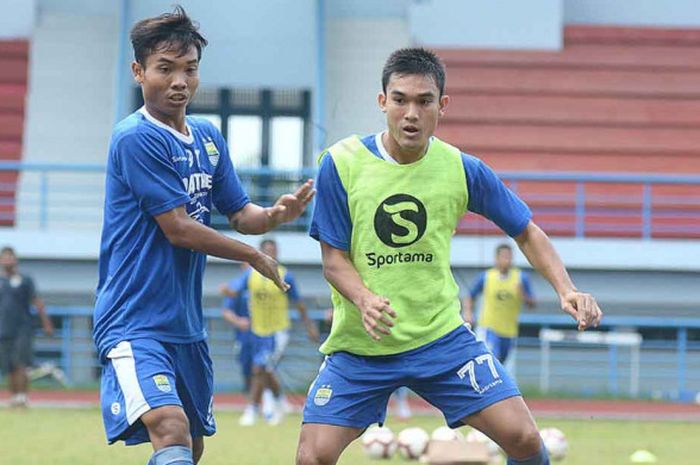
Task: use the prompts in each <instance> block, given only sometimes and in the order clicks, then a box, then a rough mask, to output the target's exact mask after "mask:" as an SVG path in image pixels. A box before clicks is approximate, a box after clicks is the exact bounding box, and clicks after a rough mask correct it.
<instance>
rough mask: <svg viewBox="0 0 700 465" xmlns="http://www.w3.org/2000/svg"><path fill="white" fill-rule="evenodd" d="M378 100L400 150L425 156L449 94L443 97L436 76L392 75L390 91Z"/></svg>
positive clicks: (388, 87) (389, 83)
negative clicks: (434, 77) (424, 153)
mask: <svg viewBox="0 0 700 465" xmlns="http://www.w3.org/2000/svg"><path fill="white" fill-rule="evenodd" d="M378 101H379V107H380V108H381V109H382V111H383V112H384V113H386V120H387V126H388V129H389V135H390V136H391V139H393V141H394V142H395V143H396V144H397V146H398V148H399V150H401V151H403V152H405V153H416V152H420V155H422V153H423V152H424V151H425V149H426V147H427V145H428V141H429V139H430V137H431V136H432V135H433V132H435V128H436V127H437V123H438V119H439V118H440V117H441V116H443V115H444V113H445V108H446V107H447V104H448V103H449V97H448V96H447V95H443V96H442V97H440V90H439V89H438V86H437V83H436V82H435V80H434V79H433V77H432V76H428V75H422V74H392V75H391V77H390V78H389V82H388V83H387V86H386V94H385V93H383V92H382V93H380V94H379V97H378Z"/></svg>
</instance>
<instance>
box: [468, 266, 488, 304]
mask: <svg viewBox="0 0 700 465" xmlns="http://www.w3.org/2000/svg"><path fill="white" fill-rule="evenodd" d="M485 281H486V272H484V271H482V272H481V273H479V276H477V277H476V279H475V280H474V282H473V283H472V285H471V287H469V295H470V296H471V298H472V299H476V298H477V296H478V295H479V294H481V293H482V292H484V282H485Z"/></svg>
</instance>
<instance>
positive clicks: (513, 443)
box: [507, 424, 542, 460]
mask: <svg viewBox="0 0 700 465" xmlns="http://www.w3.org/2000/svg"><path fill="white" fill-rule="evenodd" d="M509 439H510V440H509V441H508V450H507V452H508V456H510V457H512V458H514V459H517V460H524V459H528V458H530V457H534V456H536V455H537V454H539V453H540V450H541V448H542V439H541V438H540V433H539V431H538V430H537V426H535V425H534V424H531V425H528V426H527V427H525V428H520V429H519V430H518V431H517V432H514V433H513V434H512V435H511V437H510V438H509Z"/></svg>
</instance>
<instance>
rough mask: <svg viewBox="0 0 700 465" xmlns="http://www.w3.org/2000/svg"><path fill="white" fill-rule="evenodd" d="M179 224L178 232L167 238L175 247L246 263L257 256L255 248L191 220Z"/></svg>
mask: <svg viewBox="0 0 700 465" xmlns="http://www.w3.org/2000/svg"><path fill="white" fill-rule="evenodd" d="M180 223H181V224H180V227H179V228H178V229H179V230H178V231H177V232H176V233H175V234H171V235H169V236H168V240H169V241H170V243H171V244H173V245H174V246H176V247H182V248H185V249H191V250H194V251H196V252H201V253H205V254H207V255H213V256H215V257H219V258H226V259H228V260H237V261H243V262H248V263H253V262H255V260H256V257H257V255H258V254H259V252H258V251H257V250H255V248H253V247H251V246H249V245H247V244H244V243H243V242H240V241H237V240H235V239H231V238H230V237H226V236H224V235H223V234H221V233H219V232H217V231H215V230H214V229H212V228H210V227H208V226H204V225H203V224H201V223H199V222H198V221H195V220H193V219H191V218H185V219H182V220H181V221H180Z"/></svg>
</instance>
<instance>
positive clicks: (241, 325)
mask: <svg viewBox="0 0 700 465" xmlns="http://www.w3.org/2000/svg"><path fill="white" fill-rule="evenodd" d="M236 328H237V329H238V330H239V331H248V330H249V329H250V318H246V317H244V316H242V317H240V318H237V319H236Z"/></svg>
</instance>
